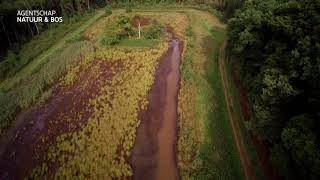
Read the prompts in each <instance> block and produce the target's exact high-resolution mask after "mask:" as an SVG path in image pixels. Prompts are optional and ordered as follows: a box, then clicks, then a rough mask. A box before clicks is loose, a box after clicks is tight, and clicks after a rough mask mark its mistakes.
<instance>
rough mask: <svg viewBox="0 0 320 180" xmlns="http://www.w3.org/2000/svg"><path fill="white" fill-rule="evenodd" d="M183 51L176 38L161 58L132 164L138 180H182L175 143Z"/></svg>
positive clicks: (133, 151)
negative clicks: (178, 168)
mask: <svg viewBox="0 0 320 180" xmlns="http://www.w3.org/2000/svg"><path fill="white" fill-rule="evenodd" d="M182 48H183V45H182V43H181V42H180V41H179V40H178V39H176V38H173V40H172V41H171V43H170V45H169V49H168V51H167V52H166V54H164V55H163V56H162V58H161V59H160V62H159V66H158V68H157V71H156V75H155V80H154V84H153V85H152V87H151V90H150V92H149V95H148V100H149V105H148V107H147V110H146V111H144V112H141V114H140V120H141V126H140V127H139V128H138V130H137V137H136V143H135V145H134V147H133V150H132V154H131V162H130V163H131V165H132V167H133V179H135V180H152V179H155V180H164V179H166V180H175V179H179V174H178V170H177V160H176V142H177V102H178V92H179V84H180V64H181V54H182Z"/></svg>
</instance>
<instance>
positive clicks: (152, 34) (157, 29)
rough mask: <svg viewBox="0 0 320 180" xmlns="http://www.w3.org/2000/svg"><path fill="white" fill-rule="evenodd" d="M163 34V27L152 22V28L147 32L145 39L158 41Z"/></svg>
mask: <svg viewBox="0 0 320 180" xmlns="http://www.w3.org/2000/svg"><path fill="white" fill-rule="evenodd" d="M162 33H163V27H162V26H161V24H160V23H159V22H157V21H152V23H151V25H150V27H148V29H147V30H146V32H145V38H147V39H157V38H159V36H161V35H162Z"/></svg>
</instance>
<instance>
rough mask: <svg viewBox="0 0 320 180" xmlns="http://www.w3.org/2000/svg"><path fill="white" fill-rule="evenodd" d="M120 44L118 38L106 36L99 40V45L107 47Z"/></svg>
mask: <svg viewBox="0 0 320 180" xmlns="http://www.w3.org/2000/svg"><path fill="white" fill-rule="evenodd" d="M119 42H120V39H119V37H115V36H106V37H104V38H103V39H102V40H101V44H102V45H105V46H108V45H115V44H117V43H119Z"/></svg>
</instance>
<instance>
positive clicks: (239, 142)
mask: <svg viewBox="0 0 320 180" xmlns="http://www.w3.org/2000/svg"><path fill="white" fill-rule="evenodd" d="M225 47H226V43H224V44H223V45H222V46H221V47H220V57H219V70H220V76H221V79H222V84H223V91H224V95H225V99H226V103H227V106H228V114H229V117H230V123H231V127H232V134H233V138H234V141H235V144H236V147H237V150H238V152H239V157H240V162H241V166H242V170H243V172H244V175H245V179H246V180H252V179H256V176H255V172H254V170H253V167H252V164H251V161H250V157H249V154H248V152H247V149H246V147H245V145H244V142H243V138H242V136H241V130H240V127H239V120H238V119H237V116H236V114H235V112H234V110H233V100H232V97H231V95H230V94H229V92H230V90H229V86H228V83H227V81H228V80H227V72H226V67H225V64H224V55H225V54H224V49H225Z"/></svg>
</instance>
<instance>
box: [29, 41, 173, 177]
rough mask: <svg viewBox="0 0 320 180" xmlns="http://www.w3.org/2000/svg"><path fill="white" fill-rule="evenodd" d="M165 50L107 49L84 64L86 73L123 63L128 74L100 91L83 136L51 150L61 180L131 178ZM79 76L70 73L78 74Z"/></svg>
mask: <svg viewBox="0 0 320 180" xmlns="http://www.w3.org/2000/svg"><path fill="white" fill-rule="evenodd" d="M166 50H167V45H166V44H165V43H162V44H161V45H160V47H159V48H156V49H145V48H143V49H138V48H135V49H120V48H117V49H116V48H103V49H98V50H97V51H96V52H95V53H91V54H89V55H88V57H86V58H85V59H84V60H83V61H82V62H81V63H80V64H79V66H81V68H83V67H85V66H87V67H90V62H91V61H92V60H93V59H96V60H101V61H103V60H107V61H113V60H121V62H122V63H123V66H124V68H123V70H121V71H119V72H117V73H115V74H114V76H113V77H112V79H110V80H109V83H108V84H109V85H105V86H101V87H99V92H100V94H101V95H99V96H97V97H95V98H94V99H91V100H90V103H89V104H88V106H90V107H93V115H92V116H91V117H89V119H88V123H87V125H86V126H84V127H83V129H82V130H80V131H78V132H73V133H67V134H64V135H61V136H59V137H58V138H57V144H56V145H54V146H52V147H51V148H50V150H49V153H48V159H49V160H50V161H53V162H58V163H59V164H61V165H60V167H59V168H58V170H57V172H56V175H55V177H56V178H58V179H73V178H80V179H82V178H85V179H114V178H115V179H118V178H124V177H128V176H131V175H132V170H131V167H130V166H129V164H128V163H127V161H126V158H128V157H129V155H130V150H131V148H132V146H133V144H134V140H135V136H136V128H137V127H138V126H139V123H140V121H139V119H138V112H139V111H141V110H143V109H145V108H146V106H147V104H148V101H147V92H148V91H149V89H150V88H151V85H152V83H153V80H154V73H155V70H156V66H157V64H158V59H159V58H160V57H161V55H162V54H163V53H164V52H165V51H166ZM77 68H79V67H74V69H77ZM100 70H101V69H100ZM74 71H76V70H71V71H69V73H72V74H76V73H74ZM68 76H69V75H67V76H66V77H68ZM70 76H71V75H70ZM67 82H69V84H68V85H71V84H72V81H67ZM39 169H40V170H39ZM42 170H46V168H45V167H43V165H42V166H40V167H39V168H37V169H36V170H35V171H34V173H35V174H33V176H37V175H39V174H40V175H41V173H39V171H40V172H41V171H42Z"/></svg>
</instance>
